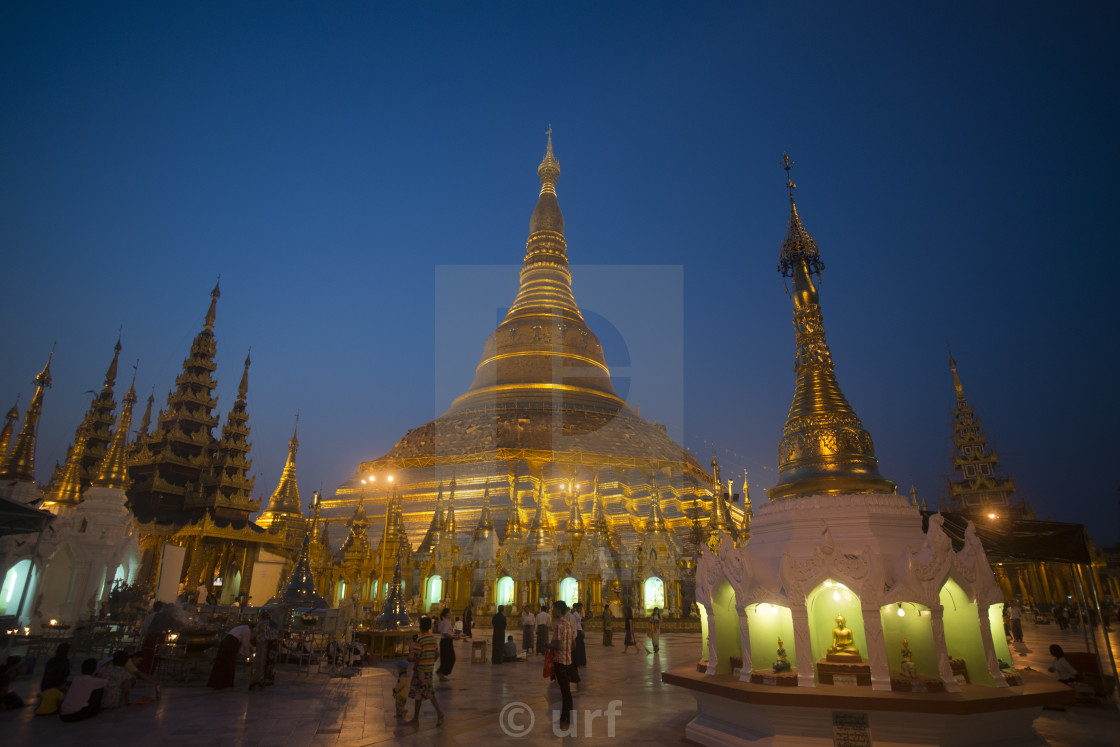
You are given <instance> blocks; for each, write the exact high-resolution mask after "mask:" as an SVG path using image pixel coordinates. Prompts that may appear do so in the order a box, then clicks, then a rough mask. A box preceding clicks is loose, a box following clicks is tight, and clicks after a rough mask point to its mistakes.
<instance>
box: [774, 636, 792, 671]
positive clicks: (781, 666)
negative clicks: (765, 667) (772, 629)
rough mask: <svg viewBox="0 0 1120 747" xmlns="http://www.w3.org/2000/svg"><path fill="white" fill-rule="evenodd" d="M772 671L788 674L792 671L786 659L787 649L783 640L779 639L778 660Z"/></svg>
mask: <svg viewBox="0 0 1120 747" xmlns="http://www.w3.org/2000/svg"><path fill="white" fill-rule="evenodd" d="M772 669H773V670H774V671H775V672H788V671H789V670H790V664H789V660H788V659H786V647H785V645H784V644H783V643H782V639H781V638H779V639H778V660H777V661H776V662H774V666H773V667H772Z"/></svg>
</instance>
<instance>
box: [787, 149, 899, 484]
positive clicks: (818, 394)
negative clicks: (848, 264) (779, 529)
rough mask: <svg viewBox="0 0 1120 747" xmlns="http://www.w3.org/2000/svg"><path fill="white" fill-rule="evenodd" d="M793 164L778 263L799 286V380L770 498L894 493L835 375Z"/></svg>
mask: <svg viewBox="0 0 1120 747" xmlns="http://www.w3.org/2000/svg"><path fill="white" fill-rule="evenodd" d="M790 165H791V162H790V160H789V156H785V157H784V158H783V168H784V169H786V175H787V176H786V181H787V186H788V187H789V189H790V198H789V204H790V218H789V229H788V230H787V231H786V238H785V241H783V242H782V249H781V253H780V255H779V259H778V270H779V271H780V272H781V273H782V275H783V276H785V277H789V278H792V279H793V291H792V293H791V294H790V295H791V296H792V298H793V328H794V339H795V341H796V344H797V352H796V355H795V358H794V366H793V370H794V373H795V374H796V376H797V383H796V386H795V389H794V395H793V404H791V405H790V408H789V416H788V417H787V419H786V426H785V430H784V432H783V435H782V440H781V442H780V443H779V444H778V462H779V464H778V470H779V472H780V474H781V477H780V479H779V480H778V484H777V485H776V486H774V487H773V488H771V489H770V499H771V500H779V499H782V498H794V497H797V496H804V495H839V494H843V493H893V492H894V490H895V484H894V483H893V482H891V481H890V480H886V479H884V478H883V476H882V475H880V474H879V466H878V464H879V462H878V459H876V458H875V447H874V444H873V443H872V441H871V435H870V434H869V433H868V432H867V431H866V430H864V428H863V424H862V423H861V422H860V419H859V417H858V416H856V414H855V412H854V411H853V410H852V407H851V405H849V404H848V400H847V399H845V397H844V394H843V393H842V392H841V391H840V385H839V384H838V383H837V381H836V376H835V374H834V373H833V363H832V353H831V351H829V349H828V343H827V341H826V340H825V334H824V319H823V317H822V315H821V307H820V300H819V297H818V294H817V287H816V285H815V284H814V283H813V278H812V276H813V275H817V276H818V278H819V277H820V273H821V271H822V270H824V263H823V262H821V259H820V252H819V250H818V249H817V244H816V242H815V241H813V237H812V236H810V235H809V232H808V231H806V230H805V228H804V226H802V225H801V218H800V216H799V215H798V214H797V205H796V204H795V203H794V201H793V188H794V186H796V185H794V184H793V181H792V180H791V179H790V178H789V168H790Z"/></svg>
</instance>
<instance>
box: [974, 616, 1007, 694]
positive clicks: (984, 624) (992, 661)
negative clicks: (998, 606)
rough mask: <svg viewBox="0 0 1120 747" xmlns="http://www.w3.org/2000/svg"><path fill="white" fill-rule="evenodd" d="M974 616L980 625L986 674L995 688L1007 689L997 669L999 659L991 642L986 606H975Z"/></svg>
mask: <svg viewBox="0 0 1120 747" xmlns="http://www.w3.org/2000/svg"><path fill="white" fill-rule="evenodd" d="M976 616H977V618H978V620H977V622H979V623H980V640H982V641H983V642H984V661H985V663H986V664H987V665H988V674H990V675H992V679H993V680H994V681H995V682H994V684H995V686H996V687H1009V685H1008V684H1007V680H1006V679H1004V677H1003V672H1001V671H1000V669H999V659H997V658H996V645H995V642H994V641H993V640H992V621H991V620H990V619H989V617H988V605H986V604H977V605H976ZM1009 663H1010V662H1009Z"/></svg>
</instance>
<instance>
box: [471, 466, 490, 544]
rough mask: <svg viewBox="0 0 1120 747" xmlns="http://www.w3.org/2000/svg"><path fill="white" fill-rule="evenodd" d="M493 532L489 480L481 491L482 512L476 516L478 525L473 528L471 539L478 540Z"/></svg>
mask: <svg viewBox="0 0 1120 747" xmlns="http://www.w3.org/2000/svg"><path fill="white" fill-rule="evenodd" d="M493 531H494V520H493V519H492V518H491V517H490V479H489V478H487V479H486V487H485V489H483V491H482V511H480V512H479V514H478V524H476V525H475V528H474V536H473V539H475V540H478V539H481V538H482V537H485V536H486V535H488V534H489V533H490V532H493Z"/></svg>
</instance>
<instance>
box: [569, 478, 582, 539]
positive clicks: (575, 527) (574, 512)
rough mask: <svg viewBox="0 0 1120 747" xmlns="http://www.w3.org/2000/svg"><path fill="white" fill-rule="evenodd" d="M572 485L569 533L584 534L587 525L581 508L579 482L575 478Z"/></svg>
mask: <svg viewBox="0 0 1120 747" xmlns="http://www.w3.org/2000/svg"><path fill="white" fill-rule="evenodd" d="M570 487H571V490H570V495H571V499H572V505H571V507H570V509H569V510H568V532H569V534H583V532H584V530H585V529H586V527H585V526H584V523H583V512H582V511H580V508H579V483H577V482H576V481H575V480H574V479H573V480H572V481H571V483H570Z"/></svg>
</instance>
